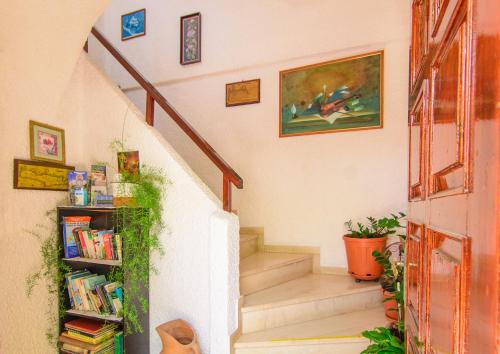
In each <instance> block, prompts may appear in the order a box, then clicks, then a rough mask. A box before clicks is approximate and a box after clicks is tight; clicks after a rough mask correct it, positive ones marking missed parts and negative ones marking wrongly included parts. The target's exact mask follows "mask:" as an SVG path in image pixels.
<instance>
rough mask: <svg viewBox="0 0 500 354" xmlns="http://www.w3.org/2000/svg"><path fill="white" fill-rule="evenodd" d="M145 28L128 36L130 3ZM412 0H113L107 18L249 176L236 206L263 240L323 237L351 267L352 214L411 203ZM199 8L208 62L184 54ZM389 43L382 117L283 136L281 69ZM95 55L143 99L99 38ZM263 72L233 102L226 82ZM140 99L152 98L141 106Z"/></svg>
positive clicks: (193, 155)
mask: <svg viewBox="0 0 500 354" xmlns="http://www.w3.org/2000/svg"><path fill="white" fill-rule="evenodd" d="M141 7H146V8H147V13H148V15H147V16H148V20H147V21H148V22H147V23H148V27H147V35H146V36H145V37H140V38H137V39H134V40H131V41H126V42H121V41H120V39H119V38H120V37H119V36H120V34H119V29H120V25H119V20H120V15H121V14H122V13H126V12H128V11H132V10H135V9H138V8H141ZM409 10H410V1H409V0H384V1H372V0H353V1H336V0H313V1H310V0H309V1H305V0H274V1H270V0H256V1H230V0H213V1H201V0H192V1H170V2H157V1H153V0H141V1H118V0H114V1H111V4H110V6H109V7H108V9H107V11H106V12H105V13H104V14H103V16H102V17H101V19H100V21H99V24H98V27H99V28H100V29H101V30H102V31H103V32H104V33H105V35H106V36H107V37H108V38H109V39H110V40H112V41H113V42H114V44H115V45H116V46H117V47H118V48H120V50H121V51H122V52H123V53H124V54H125V56H126V57H127V58H128V59H129V60H130V61H131V62H132V63H133V64H134V65H136V66H137V67H138V68H139V69H140V70H141V71H142V72H143V73H144V74H145V75H146V76H147V77H148V78H150V79H151V80H152V81H153V82H155V83H156V84H157V86H158V87H159V89H160V91H161V92H162V93H163V94H164V95H165V97H166V98H167V99H168V100H169V101H171V103H172V104H173V106H174V107H175V108H176V109H177V110H178V111H179V112H180V113H181V114H182V115H183V116H184V117H186V118H187V119H188V120H189V121H190V123H191V124H192V125H193V126H194V127H195V128H196V129H197V130H198V131H199V132H200V133H201V135H202V136H203V137H204V138H205V139H206V140H207V141H208V142H209V143H210V144H211V145H212V146H213V147H214V148H215V149H216V150H217V151H218V152H219V153H220V154H221V156H223V157H224V159H226V160H227V161H228V162H229V163H230V164H231V165H232V167H233V168H234V169H235V170H236V171H237V172H238V173H239V174H240V175H241V176H242V178H243V179H244V184H245V188H244V189H243V190H242V191H239V190H238V191H235V193H234V194H235V196H234V198H235V201H234V209H237V210H238V213H239V216H240V220H241V224H242V226H262V227H264V228H265V238H266V243H269V244H287V245H310V246H320V247H321V263H322V265H323V266H345V265H346V260H345V253H344V247H343V243H342V238H341V236H342V234H343V233H344V231H345V230H344V226H343V223H344V221H346V220H348V219H350V218H353V219H362V218H364V217H365V216H368V215H373V216H379V215H382V214H386V213H388V212H394V211H400V210H401V211H404V210H405V209H406V181H407V167H406V166H407V156H406V155H407V154H406V152H405V151H406V144H407V123H406V122H407V87H408V79H407V78H408V75H407V73H408V46H409V43H408V42H409V24H410V16H409V14H410V11H409ZM196 11H200V12H201V13H202V21H203V40H202V41H203V44H202V50H203V53H202V63H200V64H194V65H189V66H181V65H180V64H179V59H178V52H179V28H178V27H179V17H180V16H182V15H185V14H188V13H191V12H196ZM379 49H383V50H384V51H385V80H384V91H385V94H384V128H383V129H379V130H369V131H359V132H345V133H336V134H323V135H315V136H304V137H293V138H282V139H280V138H278V119H279V107H278V104H279V103H278V102H279V71H280V70H284V69H288V68H293V67H297V66H301V65H307V64H313V63H317V62H321V61H325V60H330V59H336V58H342V57H346V56H350V55H354V54H359V53H364V52H369V51H373V50H379ZM91 55H93V56H95V58H96V59H97V60H99V61H100V65H102V66H103V67H105V68H106V70H107V72H109V73H110V75H111V76H112V77H113V80H115V82H117V83H119V84H120V85H121V86H122V87H124V88H126V92H127V95H128V96H129V97H130V98H131V99H132V100H133V101H134V102H135V103H136V104H137V105H138V106H140V107H141V108H142V107H143V106H144V93H143V92H142V91H141V90H136V89H134V87H133V86H130V85H134V84H133V81H131V80H130V78H129V77H128V76H127V75H126V74H125V73H123V71H122V70H120V69H119V68H117V66H116V65H114V62H113V60H112V58H107V57H106V56H104V55H103V54H102V52H100V51H99V48H98V47H97V46H92V47H91ZM253 78H260V79H261V103H260V104H256V105H248V106H239V107H232V108H226V107H225V104H224V102H225V99H224V95H225V92H224V90H225V84H226V83H228V82H234V81H240V80H246V79H253ZM142 109H143V108H142ZM157 114H158V115H157V118H156V122H157V123H156V126H157V128H158V129H159V130H160V131H161V132H162V133H163V135H164V136H165V137H166V138H167V140H168V141H169V142H170V143H171V144H172V145H173V146H174V147H175V149H176V150H177V151H178V152H179V153H180V154H181V155H182V156H183V157H184V158H185V159H186V160H187V161H188V163H189V164H190V165H191V166H192V168H193V169H194V170H195V171H196V172H197V173H198V175H199V176H201V177H202V178H203V180H204V181H205V182H206V183H207V184H208V185H209V186H210V188H211V189H212V190H213V191H214V192H215V193H216V194H217V195H220V194H221V175H220V173H219V172H218V171H217V169H216V168H214V167H213V165H212V164H211V163H210V161H208V160H207V159H206V158H205V157H204V156H203V155H202V154H201V153H200V152H199V151H198V149H197V148H196V147H195V146H194V145H193V144H192V143H191V142H190V141H189V140H187V139H186V138H185V137H184V136H183V135H182V134H181V133H179V130H178V128H177V127H175V126H174V125H173V124H172V123H171V122H170V121H169V120H168V119H166V118H165V117H164V116H163V115H162V114H161V113H160V109H157Z"/></svg>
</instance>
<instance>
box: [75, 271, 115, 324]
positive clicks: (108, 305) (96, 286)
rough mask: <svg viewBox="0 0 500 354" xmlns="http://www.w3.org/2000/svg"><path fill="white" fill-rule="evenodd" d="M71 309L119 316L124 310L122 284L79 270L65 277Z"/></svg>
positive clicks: (103, 276)
mask: <svg viewBox="0 0 500 354" xmlns="http://www.w3.org/2000/svg"><path fill="white" fill-rule="evenodd" d="M65 278H66V287H67V289H68V295H69V301H70V304H71V308H72V309H74V310H79V311H95V312H97V313H98V314H102V315H109V314H113V315H117V316H119V315H120V313H121V310H122V308H123V289H122V284H121V283H118V282H111V281H107V280H106V276H105V275H98V274H92V273H91V272H90V271H88V270H86V269H85V270H77V271H75V272H70V273H67V274H66V275H65Z"/></svg>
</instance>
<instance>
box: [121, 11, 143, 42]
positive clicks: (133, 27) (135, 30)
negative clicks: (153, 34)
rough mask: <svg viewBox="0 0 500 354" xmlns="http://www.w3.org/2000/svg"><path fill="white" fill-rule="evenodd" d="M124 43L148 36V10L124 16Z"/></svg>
mask: <svg viewBox="0 0 500 354" xmlns="http://www.w3.org/2000/svg"><path fill="white" fill-rule="evenodd" d="M121 33H122V41H126V40H129V39H132V38H136V37H140V36H144V35H146V9H141V10H137V11H133V12H129V13H128V14H125V15H122V31H121Z"/></svg>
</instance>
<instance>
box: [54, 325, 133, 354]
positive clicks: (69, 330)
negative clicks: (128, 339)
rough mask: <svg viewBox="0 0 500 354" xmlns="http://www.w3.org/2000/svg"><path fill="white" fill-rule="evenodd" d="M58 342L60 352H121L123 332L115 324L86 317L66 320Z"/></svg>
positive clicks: (116, 353) (118, 353)
mask: <svg viewBox="0 0 500 354" xmlns="http://www.w3.org/2000/svg"><path fill="white" fill-rule="evenodd" d="M59 342H60V346H61V352H63V353H68V354H77V353H78V354H121V353H123V332H121V331H120V330H119V329H118V325H117V324H110V323H104V322H102V321H97V320H91V319H86V318H81V319H77V320H72V321H69V322H66V323H65V324H64V331H63V332H62V333H61V335H60V337H59Z"/></svg>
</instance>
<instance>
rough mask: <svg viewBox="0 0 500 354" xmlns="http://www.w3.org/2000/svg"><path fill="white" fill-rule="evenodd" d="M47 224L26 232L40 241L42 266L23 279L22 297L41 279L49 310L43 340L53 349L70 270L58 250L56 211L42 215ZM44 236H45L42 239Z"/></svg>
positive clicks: (29, 294) (28, 293) (62, 312)
mask: <svg viewBox="0 0 500 354" xmlns="http://www.w3.org/2000/svg"><path fill="white" fill-rule="evenodd" d="M46 217H47V219H49V220H50V224H49V225H48V226H44V225H37V230H36V231H27V232H28V233H29V234H31V235H32V236H34V237H36V238H37V239H38V240H39V241H40V243H41V244H40V258H41V260H42V264H41V266H40V269H39V270H38V271H36V272H34V273H31V274H29V275H28V276H27V277H26V295H27V296H28V298H29V297H31V296H32V295H33V291H34V288H35V287H36V286H37V285H38V284H39V282H40V281H41V280H42V279H45V282H46V284H47V291H48V302H49V308H48V309H47V311H46V315H47V319H48V327H47V329H46V332H45V334H46V336H47V340H48V341H49V342H50V343H51V344H54V345H56V344H57V338H58V336H59V326H58V324H59V320H60V319H61V318H62V317H63V316H64V313H65V311H66V309H65V308H64V291H65V287H66V284H65V282H64V274H66V273H67V272H70V271H71V267H69V266H68V265H67V264H65V263H64V262H63V261H62V258H61V254H62V247H61V244H60V243H59V235H58V224H57V211H56V209H52V210H49V211H48V212H46ZM44 235H45V236H44ZM53 304H58V311H57V312H54V306H53Z"/></svg>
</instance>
